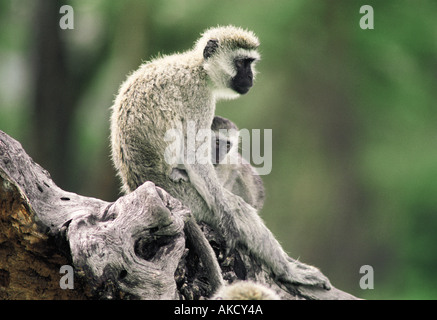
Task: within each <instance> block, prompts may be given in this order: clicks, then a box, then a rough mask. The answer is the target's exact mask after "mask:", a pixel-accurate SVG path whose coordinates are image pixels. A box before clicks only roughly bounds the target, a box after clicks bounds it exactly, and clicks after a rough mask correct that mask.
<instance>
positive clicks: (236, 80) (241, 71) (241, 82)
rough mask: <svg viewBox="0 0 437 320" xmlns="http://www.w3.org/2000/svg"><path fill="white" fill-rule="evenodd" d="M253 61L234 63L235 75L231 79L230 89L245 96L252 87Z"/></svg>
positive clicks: (242, 60)
mask: <svg viewBox="0 0 437 320" xmlns="http://www.w3.org/2000/svg"><path fill="white" fill-rule="evenodd" d="M253 61H254V59H251V58H246V59H237V60H235V61H234V64H235V69H236V70H237V74H236V75H235V77H233V78H232V79H231V88H232V89H233V90H235V91H236V92H238V93H239V94H245V93H247V92H248V91H249V89H250V88H251V87H252V85H253V72H252V62H253Z"/></svg>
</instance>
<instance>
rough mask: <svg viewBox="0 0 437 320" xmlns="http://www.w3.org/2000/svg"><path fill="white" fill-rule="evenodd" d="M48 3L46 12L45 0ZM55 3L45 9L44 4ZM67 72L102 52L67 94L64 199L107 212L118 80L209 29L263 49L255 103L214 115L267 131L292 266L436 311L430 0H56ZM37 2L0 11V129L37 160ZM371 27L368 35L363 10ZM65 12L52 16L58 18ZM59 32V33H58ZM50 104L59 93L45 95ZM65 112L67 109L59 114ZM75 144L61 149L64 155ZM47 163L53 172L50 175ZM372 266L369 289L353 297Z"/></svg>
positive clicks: (435, 29) (112, 190) (435, 41)
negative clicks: (67, 13) (229, 28)
mask: <svg viewBox="0 0 437 320" xmlns="http://www.w3.org/2000/svg"><path fill="white" fill-rule="evenodd" d="M44 1H49V0H44ZM50 1H51V0H50ZM64 3H66V4H69V5H71V6H72V7H73V8H74V19H75V20H74V27H75V28H74V30H62V31H60V37H61V39H62V43H63V44H64V45H65V52H66V55H65V56H66V65H67V67H68V68H67V72H68V70H72V71H74V70H81V69H84V68H89V66H87V65H86V64H85V63H84V61H86V59H87V58H88V57H89V56H92V55H95V54H96V52H98V51H99V49H101V48H104V49H105V50H101V51H102V52H103V54H102V55H101V57H100V56H99V59H98V66H96V67H97V68H95V69H93V73H92V76H91V77H89V80H88V81H87V86H86V88H85V90H84V91H82V92H81V93H80V96H79V97H77V103H76V105H75V110H74V117H72V118H71V119H69V121H71V122H72V129H71V130H72V132H71V134H72V138H71V139H69V140H68V141H66V145H67V147H68V148H69V151H68V154H69V158H70V159H71V161H70V164H69V166H70V167H69V168H66V169H65V170H67V173H68V174H67V177H66V178H65V179H64V180H62V181H59V184H60V186H61V187H63V188H64V189H67V190H70V191H74V192H77V193H81V194H84V195H89V196H95V197H100V198H103V199H106V200H114V199H115V198H116V197H117V196H118V195H119V194H118V184H117V181H116V179H115V178H114V176H115V173H114V171H113V170H112V168H111V165H110V161H109V149H108V146H109V140H108V136H109V115H110V110H109V108H110V106H111V103H112V100H113V98H114V95H115V94H116V92H117V90H118V86H119V85H120V83H121V82H122V81H123V80H124V79H125V77H126V75H127V74H128V73H129V72H131V71H132V70H134V69H135V68H137V67H138V65H139V64H141V63H142V62H143V61H147V60H149V59H151V58H153V57H154V56H156V55H157V54H159V53H162V54H167V53H173V52H176V51H183V50H186V49H188V48H190V47H191V46H192V44H193V42H194V41H195V39H196V38H197V37H198V35H199V33H200V32H201V31H202V30H204V29H205V28H208V27H210V26H215V25H218V24H220V25H226V24H234V25H238V26H242V27H245V28H248V29H251V30H253V31H254V32H255V33H256V34H257V35H258V36H259V38H260V40H261V48H260V50H261V53H262V61H261V62H260V63H259V65H258V70H259V74H258V76H257V79H256V84H255V87H254V88H253V90H252V91H251V92H250V94H248V95H247V96H244V97H242V98H240V99H238V100H235V101H225V102H220V103H219V105H218V107H217V114H220V115H222V116H225V117H228V118H230V119H231V120H233V121H234V122H235V123H236V124H237V125H238V126H239V127H240V128H248V129H252V128H259V129H273V170H272V172H271V174H269V175H267V176H264V177H263V180H264V182H265V186H266V192H267V200H266V204H265V207H264V209H263V211H262V213H261V215H262V216H263V218H264V220H265V221H266V223H267V225H268V226H269V228H271V230H272V231H273V232H274V233H275V234H276V235H277V237H278V239H279V240H280V242H281V243H282V244H283V246H284V247H285V248H286V250H288V252H289V253H290V255H291V256H293V257H295V258H300V259H301V260H302V261H304V262H306V263H310V264H314V265H316V266H318V267H319V268H321V269H322V271H323V272H324V273H325V274H326V275H327V276H328V277H329V278H330V279H331V281H332V283H333V284H334V285H335V286H336V287H338V288H340V289H342V290H345V291H347V292H350V293H352V294H355V295H357V296H359V297H362V298H368V299H436V298H437V274H436V272H435V270H436V267H437V250H436V245H437V232H436V231H437V104H436V101H437V19H436V18H435V17H436V15H437V2H436V1H434V0H420V1H412V0H410V1H408V0H396V1H395V0H390V1H388V0H387V1H357V0H354V1H350V0H344V1H323V0H311V1H308V0H293V1H290V0H276V1H272V0H270V1H269V0H260V1H249V0H240V1H230V0H222V1H213V0H202V1H200V0H166V1H151V0H149V1H144V0H127V1H104V0H92V1H89V0H75V1H64V2H62V1H59V2H57V5H58V6H59V7H60V6H61V5H62V4H64ZM39 4H40V2H38V1H30V0H27V1H24V0H23V1H20V0H1V1H0V130H3V131H5V132H6V133H8V134H9V135H11V136H13V137H14V138H16V139H18V140H19V141H20V142H21V143H22V144H23V145H24V147H25V148H26V150H28V151H29V153H30V154H31V156H33V157H35V159H36V160H37V161H38V162H39V163H40V164H41V165H42V166H43V167H46V168H47V169H48V170H49V171H50V172H51V173H52V175H53V177H54V178H55V181H57V180H56V177H57V173H56V172H53V171H51V168H50V167H47V166H48V163H49V161H48V159H50V158H52V157H54V155H53V154H41V153H40V152H39V150H34V149H33V148H32V142H31V141H32V140H31V137H32V135H34V131H33V129H32V123H33V121H34V117H35V111H34V109H33V108H32V106H33V101H34V100H33V97H34V95H35V92H34V90H35V83H34V81H35V80H34V77H33V73H34V72H35V68H34V65H35V63H48V62H44V61H42V62H35V61H34V59H33V57H34V55H35V38H34V32H33V30H34V29H35V28H37V26H38V24H39V23H41V21H38V20H37V19H35V14H34V13H35V11H36V9H37V7H38V5H39ZM365 4H366V5H371V6H372V7H373V9H374V15H375V17H374V20H375V29H373V30H362V29H361V28H360V27H359V20H360V18H361V17H362V14H360V13H359V9H360V7H361V6H362V5H365ZM60 17H61V15H59V18H60ZM55 27H56V26H55ZM53 90H54V91H56V88H53ZM59 108H61V109H60V110H61V111H62V106H59ZM70 142H71V143H70ZM46 161H47V164H46ZM362 265H371V266H372V267H373V268H374V274H375V289H373V290H362V289H360V287H359V279H360V277H361V276H362V275H361V274H359V269H360V267H361V266H362Z"/></svg>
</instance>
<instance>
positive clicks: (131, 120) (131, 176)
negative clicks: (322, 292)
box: [111, 26, 330, 288]
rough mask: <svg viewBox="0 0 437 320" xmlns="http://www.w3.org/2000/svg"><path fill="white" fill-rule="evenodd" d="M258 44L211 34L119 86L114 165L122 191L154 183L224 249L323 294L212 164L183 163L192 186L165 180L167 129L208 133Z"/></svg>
mask: <svg viewBox="0 0 437 320" xmlns="http://www.w3.org/2000/svg"><path fill="white" fill-rule="evenodd" d="M212 39H213V40H217V44H218V46H217V48H216V49H215V50H213V52H210V53H208V55H207V57H208V58H207V59H205V58H204V48H205V46H206V45H207V43H208V41H209V40H212ZM258 45H259V41H258V39H257V37H256V36H255V35H254V34H253V33H252V32H250V31H245V30H243V29H240V28H236V27H233V26H228V27H218V28H212V29H209V30H207V31H206V32H205V33H204V34H203V36H202V37H201V38H200V39H199V40H198V41H197V43H196V45H195V46H194V48H193V49H192V50H189V51H187V52H184V53H180V54H174V55H170V56H164V57H161V58H157V59H155V60H152V61H150V62H148V63H145V64H143V65H142V66H140V68H139V69H138V70H137V71H135V72H134V73H132V74H131V75H130V76H129V77H128V79H127V80H126V81H125V82H124V84H122V86H121V87H120V90H119V93H118V96H117V97H116V99H115V101H114V105H113V107H112V117H111V142H112V159H113V162H114V165H115V168H116V170H117V171H118V174H119V176H120V177H121V180H122V183H123V189H124V190H125V191H126V192H130V191H133V190H135V189H136V188H137V187H138V186H140V185H141V184H143V183H144V182H145V181H148V180H149V181H152V182H154V183H155V184H156V185H157V186H159V187H162V188H163V189H165V190H166V191H167V192H169V193H170V194H171V195H172V196H173V197H175V198H177V199H179V200H181V201H182V202H183V203H184V204H185V205H187V206H188V207H189V208H190V210H191V212H192V213H193V215H194V216H195V218H196V220H197V221H204V222H206V223H207V224H209V225H210V226H212V227H213V228H215V229H216V230H217V231H219V232H220V233H221V234H222V235H223V237H224V238H225V239H226V241H227V245H228V246H229V247H234V246H235V245H237V244H238V245H240V246H242V247H243V248H246V249H248V250H249V251H250V252H252V253H253V254H254V255H255V256H257V257H258V258H259V259H260V261H262V262H263V263H264V264H265V266H266V267H267V268H269V269H270V270H271V271H272V272H273V274H275V275H276V276H277V277H278V278H279V279H282V280H283V281H285V282H286V283H291V284H296V283H297V284H306V285H321V286H324V287H326V288H329V287H330V284H329V281H328V279H326V277H324V276H323V275H322V274H321V273H320V271H318V270H317V269H316V268H313V267H309V266H305V268H303V266H304V265H303V264H300V263H297V262H294V261H290V260H289V258H288V256H287V254H286V253H285V252H284V251H283V249H282V247H281V246H280V244H279V243H278V241H277V240H276V239H275V237H274V236H273V234H272V233H271V232H270V230H269V229H268V228H267V227H266V226H265V225H264V223H263V221H262V220H261V218H260V217H259V215H258V213H257V211H256V210H255V209H254V208H253V207H252V206H250V205H249V204H247V203H246V202H245V201H244V200H243V199H242V198H241V197H239V196H236V195H234V194H233V193H232V192H231V191H229V190H227V189H225V188H223V187H222V185H221V184H220V181H219V179H218V177H217V174H216V172H215V170H214V167H213V165H212V163H206V164H200V163H194V164H189V163H184V165H183V166H182V169H184V170H186V172H187V174H188V177H189V180H190V181H189V182H187V181H183V180H181V181H179V182H177V181H174V180H172V179H171V177H170V175H171V173H172V171H173V169H174V168H175V166H174V165H170V164H168V163H167V162H166V161H165V159H164V153H165V150H166V148H167V147H168V145H169V142H167V141H165V139H164V137H165V134H166V131H167V130H169V129H178V130H181V131H182V132H183V133H184V135H185V138H186V134H187V132H186V123H187V121H194V123H195V125H196V128H197V129H198V130H199V129H204V130H209V129H210V128H211V124H212V121H213V118H214V113H215V104H216V101H217V100H219V99H226V98H227V99H234V98H237V97H238V96H239V94H238V93H236V92H235V91H233V90H232V89H230V82H231V80H232V79H233V77H235V75H236V70H235V65H234V64H233V61H234V59H241V58H245V57H247V58H251V59H254V60H258V59H259V54H258V53H257V51H256V48H257V47H258ZM253 76H255V72H254V70H253ZM199 146H200V143H199V144H196V150H197V148H198V147H199ZM190 228H191V227H190ZM191 236H193V235H191Z"/></svg>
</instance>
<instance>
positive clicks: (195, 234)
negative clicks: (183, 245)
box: [185, 217, 224, 293]
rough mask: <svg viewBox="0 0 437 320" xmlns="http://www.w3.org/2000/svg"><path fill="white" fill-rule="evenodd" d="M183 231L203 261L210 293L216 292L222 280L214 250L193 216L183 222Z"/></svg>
mask: <svg viewBox="0 0 437 320" xmlns="http://www.w3.org/2000/svg"><path fill="white" fill-rule="evenodd" d="M185 231H186V235H187V237H188V240H189V241H190V242H191V244H192V246H193V248H194V251H195V252H196V254H197V255H198V256H199V258H200V260H201V261H202V262H203V265H204V267H205V269H206V271H207V273H208V276H209V277H208V279H209V280H210V281H211V287H212V293H215V292H217V290H218V289H219V288H221V287H222V286H223V285H224V281H223V277H222V273H221V269H220V266H219V264H218V261H217V259H216V256H215V253H214V250H212V248H211V246H210V244H209V242H208V240H207V239H206V237H205V235H204V234H203V232H202V230H201V229H200V227H199V225H198V224H197V223H196V221H195V220H194V218H193V217H191V218H190V219H189V220H188V221H187V222H186V223H185Z"/></svg>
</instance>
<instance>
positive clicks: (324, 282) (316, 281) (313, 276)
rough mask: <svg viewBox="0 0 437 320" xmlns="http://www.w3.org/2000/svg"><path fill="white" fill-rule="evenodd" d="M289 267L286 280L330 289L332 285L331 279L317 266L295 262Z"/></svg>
mask: <svg viewBox="0 0 437 320" xmlns="http://www.w3.org/2000/svg"><path fill="white" fill-rule="evenodd" d="M289 269H290V271H289V273H288V275H287V277H286V279H285V280H286V281H289V282H291V283H293V284H298V285H307V286H318V287H322V288H323V289H326V290H330V289H331V287H332V286H331V283H330V282H329V279H328V278H327V277H326V276H325V275H324V274H323V273H322V272H320V270H319V269H317V268H315V267H312V266H309V265H306V264H303V263H300V262H293V263H291V264H290V266H289Z"/></svg>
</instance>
